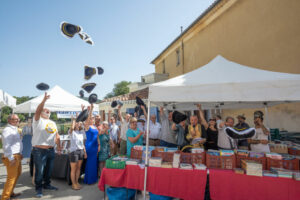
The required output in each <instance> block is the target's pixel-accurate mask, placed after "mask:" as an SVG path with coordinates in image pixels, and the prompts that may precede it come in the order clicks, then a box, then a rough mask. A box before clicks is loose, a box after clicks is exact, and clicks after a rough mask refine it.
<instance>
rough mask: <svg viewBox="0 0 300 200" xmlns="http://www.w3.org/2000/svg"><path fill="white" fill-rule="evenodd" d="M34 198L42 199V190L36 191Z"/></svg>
mask: <svg viewBox="0 0 300 200" xmlns="http://www.w3.org/2000/svg"><path fill="white" fill-rule="evenodd" d="M35 196H36V197H37V198H42V197H43V192H42V189H39V190H37V191H36V195H35Z"/></svg>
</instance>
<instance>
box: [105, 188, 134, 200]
mask: <svg viewBox="0 0 300 200" xmlns="http://www.w3.org/2000/svg"><path fill="white" fill-rule="evenodd" d="M106 194H107V196H108V199H109V200H133V199H134V198H135V194H136V190H134V189H127V188H117V187H108V188H106Z"/></svg>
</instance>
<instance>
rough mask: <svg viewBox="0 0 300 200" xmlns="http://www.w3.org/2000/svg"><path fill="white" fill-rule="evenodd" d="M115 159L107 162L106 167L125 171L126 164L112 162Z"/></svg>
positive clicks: (123, 162)
mask: <svg viewBox="0 0 300 200" xmlns="http://www.w3.org/2000/svg"><path fill="white" fill-rule="evenodd" d="M114 157H116V156H114ZM114 157H111V158H109V159H107V160H106V162H105V167H106V168H109V169H125V166H126V162H125V161H115V160H112V159H113V158H114Z"/></svg>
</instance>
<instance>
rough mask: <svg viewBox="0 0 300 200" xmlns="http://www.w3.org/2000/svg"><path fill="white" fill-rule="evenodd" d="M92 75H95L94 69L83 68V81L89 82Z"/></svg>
mask: <svg viewBox="0 0 300 200" xmlns="http://www.w3.org/2000/svg"><path fill="white" fill-rule="evenodd" d="M94 74H96V69H95V68H94V67H89V66H87V65H86V66H84V79H85V80H89V79H90V78H91V77H92V76H93V75H94Z"/></svg>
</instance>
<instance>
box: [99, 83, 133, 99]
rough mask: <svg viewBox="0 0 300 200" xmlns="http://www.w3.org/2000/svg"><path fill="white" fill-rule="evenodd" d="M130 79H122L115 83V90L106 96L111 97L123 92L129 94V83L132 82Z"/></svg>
mask: <svg viewBox="0 0 300 200" xmlns="http://www.w3.org/2000/svg"><path fill="white" fill-rule="evenodd" d="M130 83H131V82H130V81H121V82H119V83H116V84H115V85H114V88H113V91H112V92H110V93H108V94H107V95H106V96H105V98H111V97H115V96H119V95H122V94H127V93H128V92H129V87H128V85H129V84H130Z"/></svg>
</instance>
